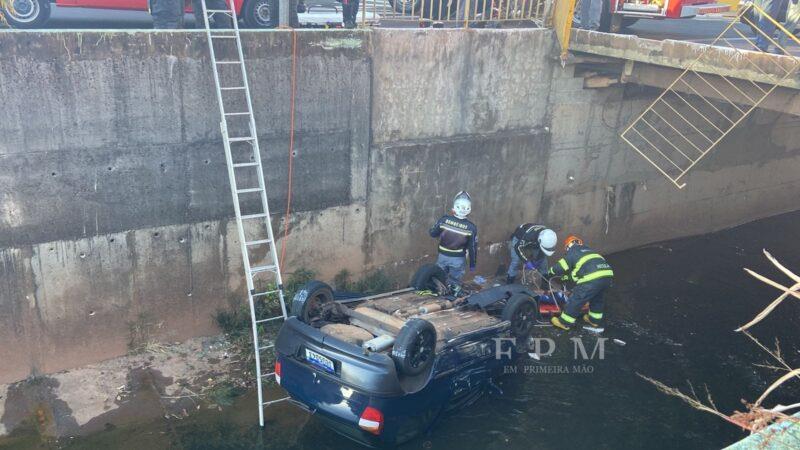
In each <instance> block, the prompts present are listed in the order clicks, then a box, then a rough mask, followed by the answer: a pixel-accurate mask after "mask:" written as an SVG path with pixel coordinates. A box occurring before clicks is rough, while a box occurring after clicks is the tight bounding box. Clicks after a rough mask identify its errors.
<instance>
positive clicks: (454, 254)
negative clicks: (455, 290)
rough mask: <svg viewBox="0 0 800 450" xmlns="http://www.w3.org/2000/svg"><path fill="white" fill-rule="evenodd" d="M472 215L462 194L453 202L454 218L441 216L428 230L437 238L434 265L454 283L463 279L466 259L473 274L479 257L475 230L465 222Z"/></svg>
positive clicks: (470, 206)
mask: <svg viewBox="0 0 800 450" xmlns="http://www.w3.org/2000/svg"><path fill="white" fill-rule="evenodd" d="M471 211H472V199H471V198H470V196H469V194H468V193H466V192H465V191H461V192H459V193H458V194H456V196H455V198H454V199H453V214H452V215H450V214H447V215H444V216H442V217H441V218H440V219H439V220H438V221H436V224H435V225H434V226H433V227H432V228H431V230H430V235H431V237H433V238H439V256H438V258H436V264H437V265H439V267H441V268H442V269H444V271H445V272H447V273H448V274H449V275H450V277H451V278H453V279H455V280H456V281H461V278H462V277H463V276H464V268H465V266H466V262H465V261H466V258H467V257H469V270H470V272H472V271H474V270H475V262H476V261H477V257H478V254H477V251H478V227H476V226H475V224H474V223H472V222H470V221H469V220H467V216H468V215H469V213H470V212H471Z"/></svg>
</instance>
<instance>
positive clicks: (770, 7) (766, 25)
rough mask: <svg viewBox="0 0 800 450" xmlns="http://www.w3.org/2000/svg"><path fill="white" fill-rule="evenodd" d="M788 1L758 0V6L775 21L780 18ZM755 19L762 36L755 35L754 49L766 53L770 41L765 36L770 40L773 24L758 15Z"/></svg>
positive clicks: (773, 32) (759, 34) (773, 31)
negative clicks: (756, 48)
mask: <svg viewBox="0 0 800 450" xmlns="http://www.w3.org/2000/svg"><path fill="white" fill-rule="evenodd" d="M788 1H789V0H759V1H758V6H759V7H761V9H763V10H764V11H765V12H766V13H767V14H769V15H770V16H771V17H772V18H773V19H776V18H777V17H778V16H780V14H781V11H783V10H784V9H785V8H786V6H787V2H788ZM757 19H758V28H759V29H760V30H761V31H762V33H763V34H762V33H756V47H758V48H760V49H761V50H762V51H767V49H769V44H770V40H769V39H767V36H769V37H770V38H772V37H773V35H774V34H775V24H774V23H772V21H771V20H769V19H768V18H767V17H766V16H764V15H762V14H758V16H757ZM776 20H777V19H776Z"/></svg>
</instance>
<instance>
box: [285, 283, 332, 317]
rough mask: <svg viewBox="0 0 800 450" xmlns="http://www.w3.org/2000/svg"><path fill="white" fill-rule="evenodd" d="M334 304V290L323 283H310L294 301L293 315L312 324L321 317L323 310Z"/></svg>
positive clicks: (299, 292) (297, 294)
mask: <svg viewBox="0 0 800 450" xmlns="http://www.w3.org/2000/svg"><path fill="white" fill-rule="evenodd" d="M332 302H333V289H331V287H330V286H328V285H327V284H325V283H323V282H321V281H316V280H315V281H309V282H308V283H306V284H305V285H303V288H302V289H300V290H299V291H297V293H296V294H295V295H294V298H293V299H292V315H293V316H296V317H297V318H298V319H300V321H301V322H303V323H306V324H309V325H310V324H311V323H312V322H313V321H314V320H315V319H317V318H319V317H320V312H321V308H322V306H323V305H324V304H326V303H332Z"/></svg>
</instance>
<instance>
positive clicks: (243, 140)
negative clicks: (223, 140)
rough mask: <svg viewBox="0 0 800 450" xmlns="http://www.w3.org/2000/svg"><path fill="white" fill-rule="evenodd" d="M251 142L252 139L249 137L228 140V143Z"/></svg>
mask: <svg viewBox="0 0 800 450" xmlns="http://www.w3.org/2000/svg"><path fill="white" fill-rule="evenodd" d="M252 140H253V138H252V137H250V136H242V137H232V138H228V142H247V141H252Z"/></svg>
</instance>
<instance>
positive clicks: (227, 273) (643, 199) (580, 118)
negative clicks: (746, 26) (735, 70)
mask: <svg viewBox="0 0 800 450" xmlns="http://www.w3.org/2000/svg"><path fill="white" fill-rule="evenodd" d="M296 38H297V46H296V48H294V49H293V35H292V33H291V32H288V31H286V32H283V31H267V32H249V33H245V34H244V41H245V55H246V57H247V64H248V71H249V76H250V81H251V88H252V92H253V95H254V106H255V110H256V119H257V125H258V128H259V133H260V135H259V138H260V140H261V143H262V150H263V151H264V155H263V156H264V164H265V171H266V174H267V177H268V185H269V188H268V191H269V196H270V201H271V202H272V203H271V204H272V208H273V212H274V213H275V214H274V220H273V225H274V226H275V227H276V230H277V229H279V227H280V226H281V224H282V216H283V214H282V211H283V210H284V209H285V202H286V196H287V166H288V164H287V162H288V160H287V155H288V152H287V148H288V136H289V127H290V114H289V112H290V92H291V83H292V80H291V65H292V54H293V50H296V54H297V78H296V82H297V90H296V111H297V113H296V136H295V155H294V186H293V188H294V190H293V205H292V208H293V214H292V215H291V218H290V237H289V247H288V252H287V261H286V264H285V270H286V271H288V272H291V271H292V270H294V269H296V268H299V267H308V268H311V269H313V270H315V271H317V272H318V273H319V274H320V276H321V277H322V278H323V279H330V278H332V277H333V275H334V274H336V273H337V272H339V271H340V270H341V269H348V270H349V271H351V272H352V273H354V274H362V273H366V272H369V271H372V270H375V269H384V270H386V271H387V272H388V273H389V274H391V275H394V276H397V277H398V278H399V279H404V278H405V277H407V276H408V275H409V274H410V272H411V271H413V270H414V268H415V267H416V266H417V265H418V264H420V263H421V262H423V261H429V260H432V258H433V252H434V249H435V244H434V242H433V241H432V240H430V238H428V236H427V229H428V227H429V226H430V225H431V224H432V222H433V221H434V220H435V219H436V218H437V217H438V216H439V215H441V214H442V213H444V212H446V210H447V209H448V207H449V204H450V202H451V199H452V197H453V195H454V194H455V193H456V192H457V191H459V190H461V189H466V190H468V191H469V192H470V194H472V197H473V199H474V205H473V214H472V216H471V218H472V219H473V220H474V221H475V222H476V223H477V224H478V226H479V229H480V242H481V250H480V252H481V253H480V254H479V270H480V271H482V272H485V273H493V272H494V270H495V268H496V266H497V264H498V263H499V262H500V260H501V259H502V258H503V257H504V256H505V255H504V254H503V253H504V252H503V247H502V246H501V245H497V244H500V243H502V242H503V241H504V240H506V239H507V238H508V235H509V233H510V232H511V230H512V228H513V227H514V226H515V225H516V224H519V223H521V222H523V221H540V222H544V223H547V224H550V225H551V226H553V227H554V228H555V229H556V230H557V231H558V232H560V233H562V234H563V233H566V232H577V233H582V234H584V235H585V236H586V238H587V239H588V241H589V242H590V243H591V244H593V245H595V246H596V247H598V248H599V249H601V250H603V251H615V250H622V249H626V248H630V247H633V246H638V245H642V244H645V243H649V242H654V241H659V240H664V239H669V238H675V237H679V236H687V235H693V234H700V233H705V232H709V231H712V230H717V229H721V228H725V227H729V226H732V225H735V224H738V223H743V222H747V221H750V220H754V219H757V218H761V217H765V216H769V215H773V214H778V213H781V212H785V211H791V210H796V209H798V206H800V204H798V202H797V197H798V194H800V153H798V151H797V150H798V147H800V143H799V142H797V139H795V138H793V137H796V136H797V118H795V117H791V116H784V115H779V114H778V113H774V112H766V111H757V112H756V113H755V114H754V115H752V116H751V117H749V118H748V119H747V120H746V121H745V122H744V123H743V124H741V125H740V126H739V127H738V128H737V129H736V130H735V131H734V132H733V133H732V134H731V135H730V136H729V137H728V138H727V139H726V140H724V141H723V142H722V143H721V144H720V146H719V148H717V149H716V150H715V151H714V153H713V154H712V155H711V156H709V157H708V158H707V159H706V160H704V161H703V162H702V163H701V164H700V165H699V166H698V167H697V168H696V170H694V171H693V172H692V174H691V175H690V176H689V177H688V179H687V180H686V181H687V182H688V187H687V188H685V189H684V190H682V191H678V190H676V189H675V188H674V187H673V186H672V185H671V184H669V183H668V182H667V181H666V180H664V179H663V178H662V177H661V175H659V174H658V173H657V172H656V171H655V170H654V169H652V168H650V167H649V166H648V165H647V164H646V163H645V162H644V161H643V160H641V158H640V157H638V156H637V155H636V154H635V153H634V152H633V151H631V150H630V149H628V148H626V147H625V146H624V145H623V144H622V143H621V141H620V140H619V139H618V137H617V136H618V135H619V132H620V131H621V129H622V127H624V126H626V125H627V124H628V123H629V122H630V121H632V120H633V119H635V117H636V114H637V113H638V112H640V111H641V110H642V109H643V108H644V107H645V106H646V105H647V103H648V102H649V101H651V100H652V99H653V98H654V96H655V95H657V94H658V91H656V90H653V89H651V88H640V87H637V86H630V85H629V86H614V87H609V88H604V89H591V90H589V89H584V87H583V80H582V79H581V78H576V77H574V76H573V72H572V67H570V66H567V67H566V68H562V67H561V65H560V64H559V63H558V61H557V59H556V58H554V55H555V54H556V53H555V52H554V47H553V46H554V39H553V37H552V35H551V32H550V31H549V30H536V29H526V30H479V31H478V30H374V31H338V30H337V31H298V32H297V34H296ZM206 53H207V48H206V43H205V40H204V38H203V37H202V35H201V34H198V33H194V32H176V33H154V32H110V33H94V32H3V33H0V98H2V99H3V108H2V109H0V133H1V135H2V139H0V342H2V343H3V345H1V346H0V383H2V382H10V381H14V380H19V379H22V378H24V377H26V376H28V375H31V374H36V373H49V372H54V371H58V370H62V369H65V368H70V367H76V366H79V365H83V364H87V363H90V362H94V361H98V360H102V359H106V358H110V357H114V356H118V355H121V354H124V353H125V352H126V351H127V346H128V343H129V341H130V339H131V326H132V324H135V323H136V320H137V318H141V317H143V316H147V317H151V318H154V319H155V320H156V321H157V323H158V325H159V326H158V327H157V329H156V330H155V333H156V334H157V336H156V337H157V338H158V339H161V340H168V341H175V340H183V339H186V338H188V337H191V336H197V335H204V334H211V333H215V332H216V331H217V330H216V328H215V325H214V321H213V318H212V315H213V313H214V311H216V310H217V309H219V308H224V307H227V306H228V304H229V303H230V302H231V301H234V302H236V301H242V293H243V284H244V278H243V276H242V272H241V262H240V254H239V246H238V242H237V236H236V231H235V227H234V223H233V221H232V216H233V209H232V206H231V199H230V194H229V188H228V181H227V173H226V169H225V161H224V156H223V152H222V145H221V140H220V134H219V127H218V123H219V115H218V109H217V107H216V100H215V98H214V90H213V81H212V75H211V70H210V65H209V61H208V57H207V55H206Z"/></svg>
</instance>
